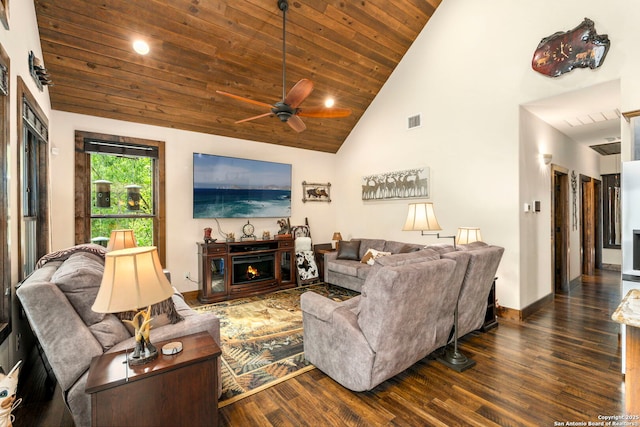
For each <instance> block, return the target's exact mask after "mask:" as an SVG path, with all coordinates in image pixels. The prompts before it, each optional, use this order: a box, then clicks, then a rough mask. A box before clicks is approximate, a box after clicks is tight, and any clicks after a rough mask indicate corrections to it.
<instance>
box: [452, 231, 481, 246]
mask: <svg viewBox="0 0 640 427" xmlns="http://www.w3.org/2000/svg"><path fill="white" fill-rule="evenodd" d="M481 241H482V235H481V234H480V228H479V227H460V228H458V235H457V236H456V243H457V244H459V245H466V244H467V243H473V242H481Z"/></svg>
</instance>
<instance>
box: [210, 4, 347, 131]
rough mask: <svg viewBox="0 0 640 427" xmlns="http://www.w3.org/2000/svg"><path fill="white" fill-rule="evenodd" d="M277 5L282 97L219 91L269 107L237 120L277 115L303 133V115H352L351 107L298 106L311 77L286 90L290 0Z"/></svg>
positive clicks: (307, 93) (327, 116)
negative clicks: (264, 99)
mask: <svg viewBox="0 0 640 427" xmlns="http://www.w3.org/2000/svg"><path fill="white" fill-rule="evenodd" d="M278 8H279V9H280V10H281V11H282V100H281V101H280V102H276V103H275V104H273V105H272V104H267V103H266V102H260V101H256V100H253V99H250V98H245V97H243V96H238V95H233V94H231V93H228V92H224V91H221V90H217V91H216V92H217V93H219V94H220V95H224V96H228V97H230V98H233V99H236V100H238V101H243V102H248V103H250V104H253V105H257V106H260V107H265V108H268V109H269V112H268V113H263V114H259V115H257V116H253V117H249V118H246V119H242V120H238V121H236V123H243V122H248V121H250V120H255V119H260V118H262V117H272V116H277V117H278V118H279V119H280V120H281V121H283V122H286V123H287V124H289V126H290V127H291V128H292V129H293V130H295V131H296V132H302V131H303V130H305V129H306V128H307V127H306V126H305V124H304V122H303V121H302V119H301V118H300V117H320V118H340V117H347V116H349V115H350V114H351V110H350V109H348V108H333V107H325V106H317V107H306V108H302V107H299V105H300V104H302V102H303V101H304V100H305V99H306V98H307V97H308V96H309V95H310V94H311V92H312V91H313V82H312V81H311V80H309V79H302V80H300V81H299V82H298V83H296V84H295V85H294V86H293V88H291V90H290V91H289V93H286V82H287V80H286V64H287V62H286V48H287V44H286V36H287V31H286V28H287V10H289V2H288V0H278Z"/></svg>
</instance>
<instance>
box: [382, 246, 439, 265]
mask: <svg viewBox="0 0 640 427" xmlns="http://www.w3.org/2000/svg"><path fill="white" fill-rule="evenodd" d="M436 259H440V254H439V253H438V252H436V251H434V250H432V249H422V250H419V251H416V252H408V253H402V254H393V255H390V256H386V257H382V258H378V259H376V261H375V262H376V264H378V265H381V266H384V267H396V266H400V265H407V264H413V263H416V262H424V261H433V260H436Z"/></svg>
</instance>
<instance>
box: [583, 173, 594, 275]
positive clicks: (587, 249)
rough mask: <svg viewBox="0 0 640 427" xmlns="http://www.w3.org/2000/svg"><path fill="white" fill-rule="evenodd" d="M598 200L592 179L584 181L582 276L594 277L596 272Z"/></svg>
mask: <svg viewBox="0 0 640 427" xmlns="http://www.w3.org/2000/svg"><path fill="white" fill-rule="evenodd" d="M595 211H596V200H595V185H594V182H593V180H592V179H591V178H587V179H584V178H583V180H582V215H581V217H582V218H581V219H582V221H581V223H582V234H581V236H582V239H581V240H582V274H587V275H589V276H592V275H593V274H594V273H595V271H596V227H595V218H596V212H595Z"/></svg>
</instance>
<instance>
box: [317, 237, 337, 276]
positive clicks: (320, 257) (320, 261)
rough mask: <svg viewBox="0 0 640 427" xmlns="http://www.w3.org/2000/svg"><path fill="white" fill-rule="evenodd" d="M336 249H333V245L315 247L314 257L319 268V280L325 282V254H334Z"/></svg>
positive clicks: (323, 244)
mask: <svg viewBox="0 0 640 427" xmlns="http://www.w3.org/2000/svg"><path fill="white" fill-rule="evenodd" d="M333 251H335V249H332V248H331V243H318V244H317V245H313V256H314V257H315V259H316V266H317V267H318V278H319V279H320V280H321V281H322V282H324V254H326V253H328V252H333Z"/></svg>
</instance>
